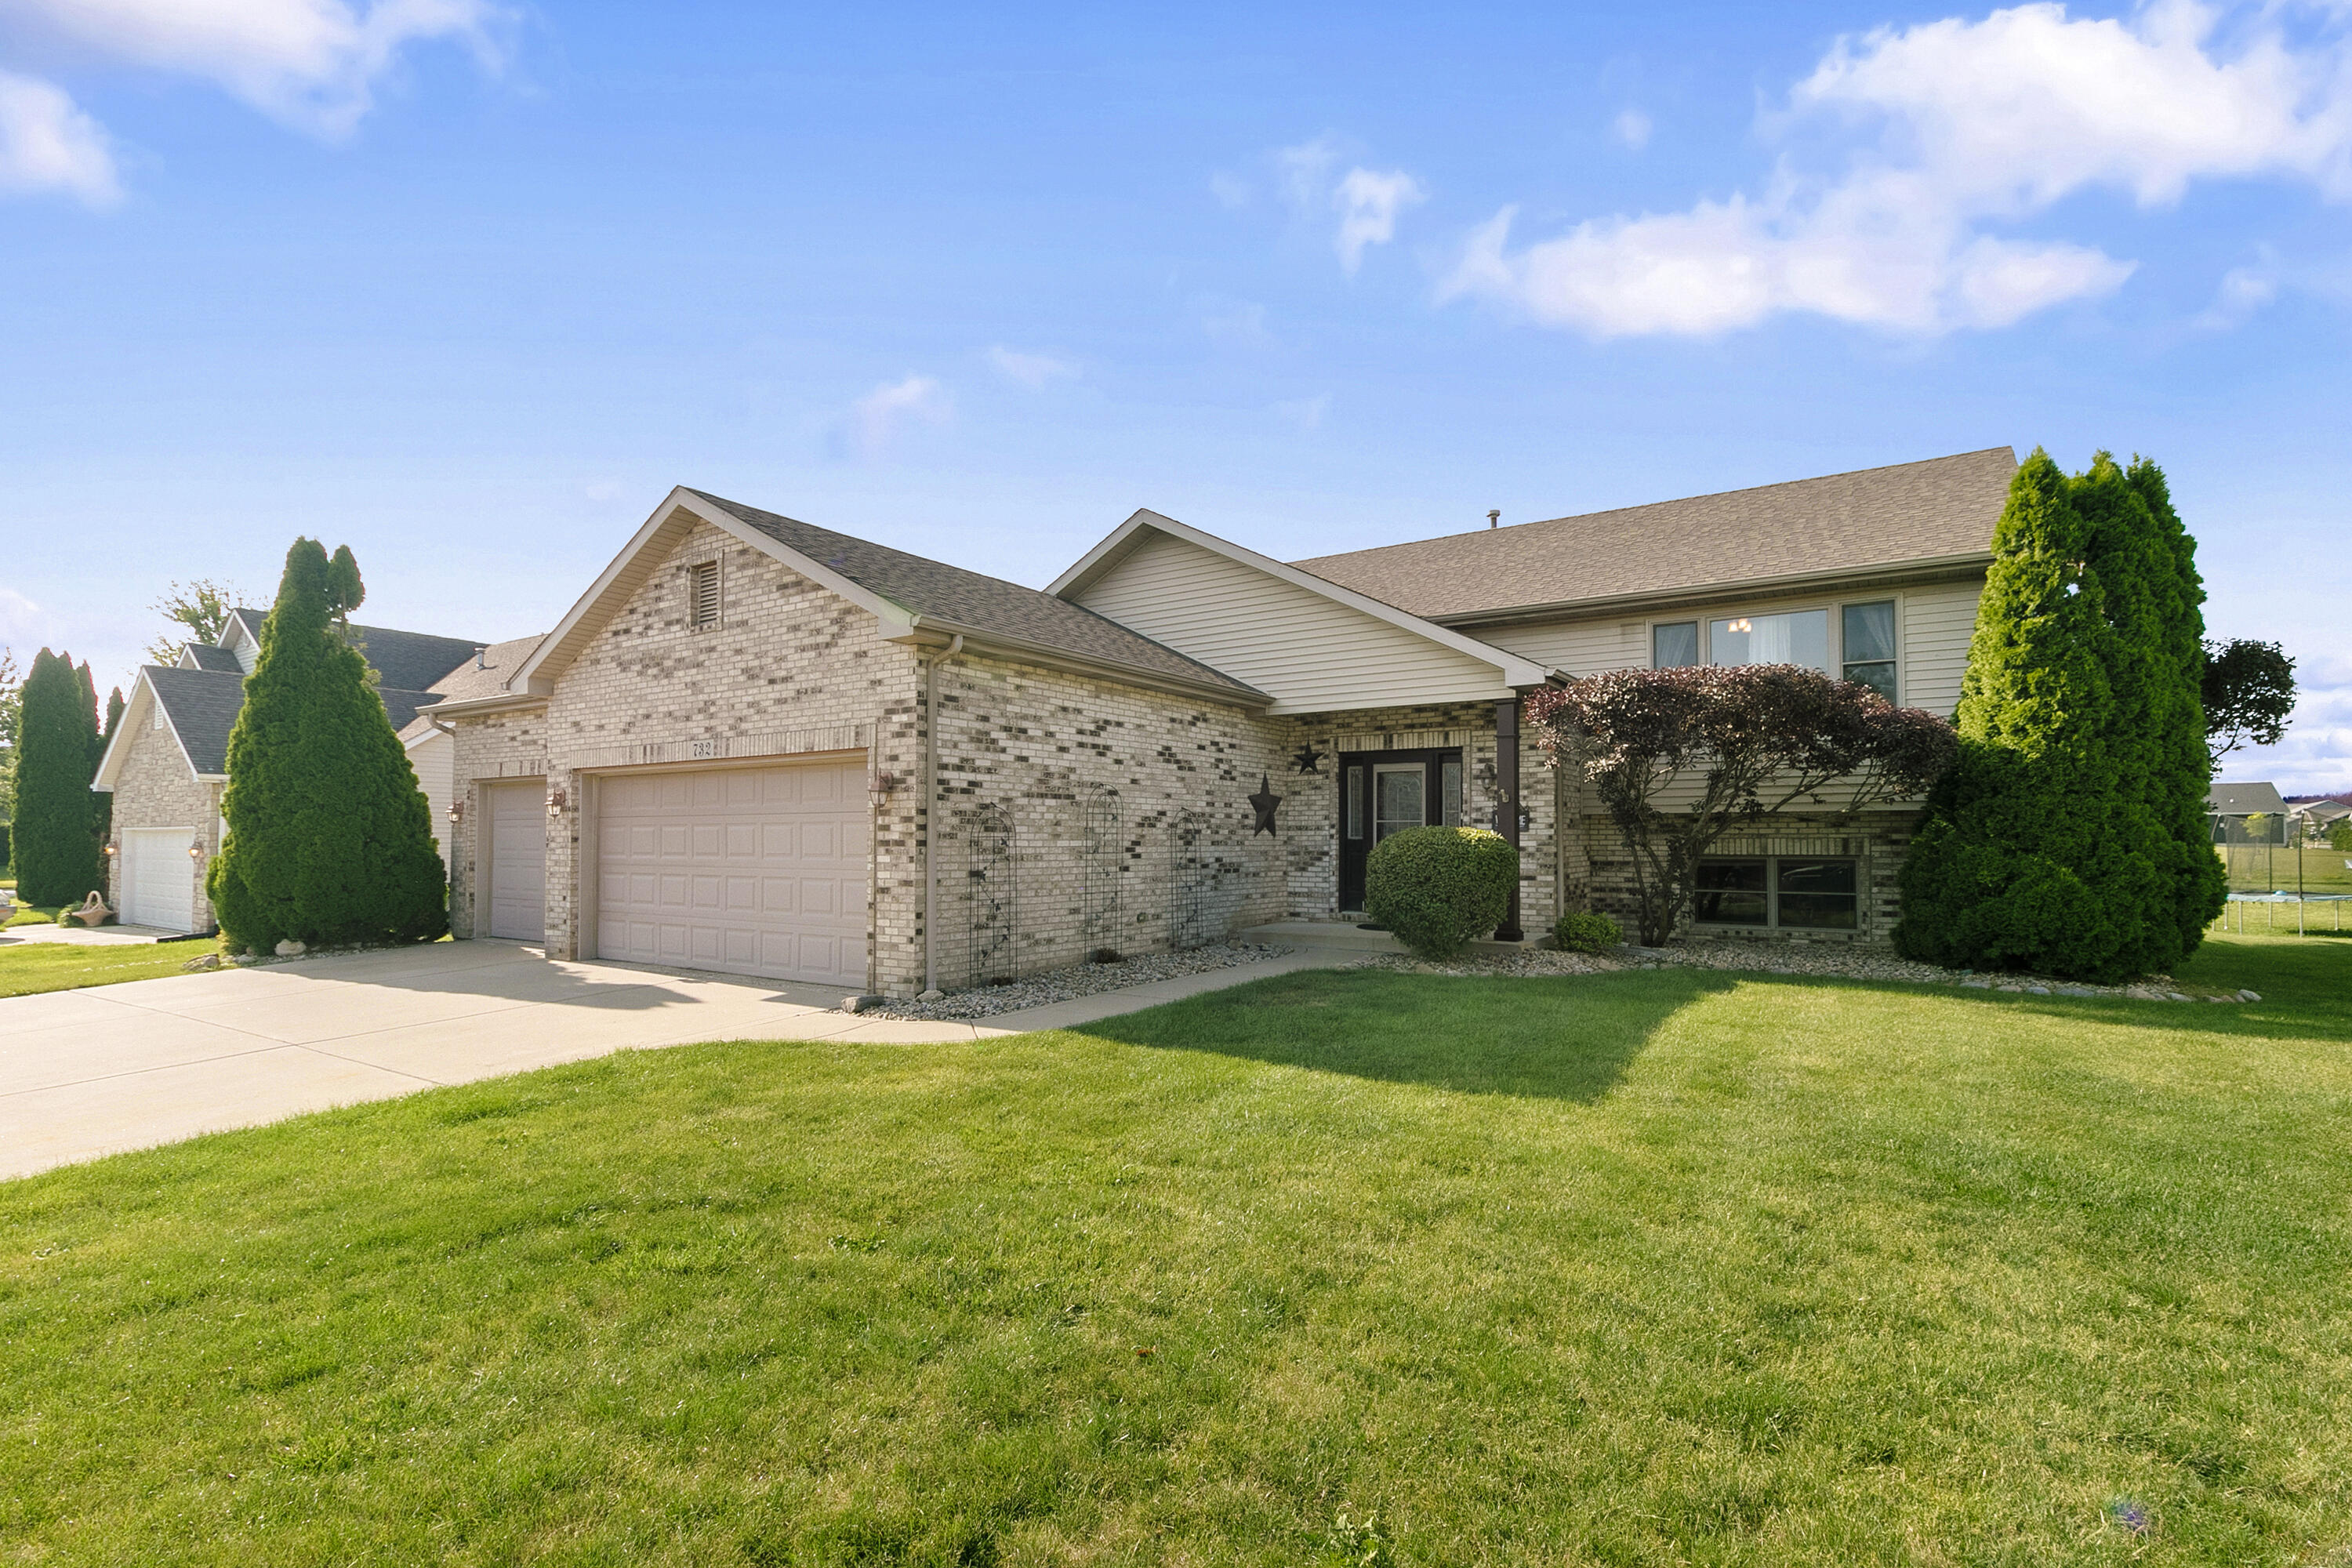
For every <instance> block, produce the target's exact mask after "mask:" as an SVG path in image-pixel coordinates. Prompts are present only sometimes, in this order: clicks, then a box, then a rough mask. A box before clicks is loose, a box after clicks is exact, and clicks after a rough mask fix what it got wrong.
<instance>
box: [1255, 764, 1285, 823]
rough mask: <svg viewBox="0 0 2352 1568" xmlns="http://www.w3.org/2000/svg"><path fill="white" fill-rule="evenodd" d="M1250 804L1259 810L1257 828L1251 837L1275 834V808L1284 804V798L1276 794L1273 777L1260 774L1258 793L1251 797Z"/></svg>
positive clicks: (1258, 777)
mask: <svg viewBox="0 0 2352 1568" xmlns="http://www.w3.org/2000/svg"><path fill="white" fill-rule="evenodd" d="M1249 803H1250V805H1254V806H1255V807H1256V808H1257V826H1255V827H1254V828H1252V829H1251V830H1250V836H1251V837H1256V836H1257V835H1259V834H1261V833H1271V832H1273V831H1274V808H1275V807H1276V806H1277V805H1281V804H1282V797H1281V796H1280V795H1276V794H1275V793H1274V780H1273V779H1272V778H1271V777H1269V776H1267V775H1266V774H1265V773H1260V774H1258V776H1257V793H1256V794H1255V795H1251V796H1250V797H1249Z"/></svg>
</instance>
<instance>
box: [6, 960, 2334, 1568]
mask: <svg viewBox="0 0 2352 1568" xmlns="http://www.w3.org/2000/svg"><path fill="white" fill-rule="evenodd" d="M2182 978H2183V979H2187V980H2195V981H2202V982H2209V983H2212V984H2231V985H2236V984H2244V985H2251V986H2252V987H2253V988H2254V989H2256V990H2258V991H2261V992H2262V993H2263V995H2264V997H2265V1000H2264V1001H2263V1002H2262V1003H2260V1004H2258V1005H2246V1006H2221V1005H2156V1004H2144V1003H2143V1004H2125V1003H2109V1002H2104V1001H2088V1002H2084V1001H2068V1000H2065V999H2062V998H2039V997H2024V996H2007V995H2000V994H1978V993H1963V992H1957V991H1950V990H1933V991H1930V990H1919V989H1906V988H1901V987H1893V986H1865V985H1848V984H1809V983H1804V982H1801V981H1797V980H1792V979H1767V978H1740V977H1736V976H1731V975H1725V974H1716V973H1692V972H1687V971H1683V972H1675V971H1665V972H1658V973H1625V974H1618V975H1610V976H1602V977H1597V978H1593V979H1586V980H1552V981H1502V980H1449V979H1441V978H1434V977H1428V976H1418V975H1401V974H1389V973H1362V972H1358V973H1307V974H1300V975H1296V976H1291V977H1287V978H1284V979H1280V980H1275V981H1269V982H1265V983H1261V984H1257V985H1255V986H1251V987H1248V988H1246V989H1244V990H1239V991H1234V992H1229V993H1225V994H1220V995H1213V996H1209V997H1204V998H1201V999H1197V1000H1195V1001H1192V1002H1189V1003H1184V1004H1181V1005H1175V1006H1171V1007H1164V1008H1160V1009H1157V1010H1155V1011H1152V1012H1149V1013H1144V1014H1139V1015H1136V1016H1132V1017H1129V1018H1124V1019H1118V1020H1113V1021H1110V1022H1108V1023H1106V1024H1104V1025H1101V1026H1097V1027H1095V1028H1093V1029H1091V1030H1088V1031H1085V1032H1079V1033H1064V1034H1049V1035H1033V1036H1025V1037H1020V1038H1017V1039H1010V1040H997V1041H988V1042H982V1043H980V1044H977V1045H971V1046H964V1047H932V1046H926V1047H878V1046H847V1045H825V1044H822V1043H819V1044H793V1045H779V1044H767V1045H729V1046H715V1047H690V1048H686V1049H679V1050H673V1051H667V1052H659V1053H652V1054H645V1055H627V1056H622V1057H617V1058H607V1059H604V1060H601V1061H596V1062H591V1063H585V1064H581V1065H579V1066H575V1067H571V1068H560V1069H556V1070H553V1071H550V1072H544V1073H538V1074H533V1075H530V1076H528V1077H524V1078H519V1079H509V1080H505V1081H501V1082H498V1083H494V1084H487V1085H478V1086H473V1087H468V1088H463V1089H449V1090H442V1091H437V1092H434V1093H430V1094H426V1095H422V1096H418V1097H415V1098H413V1099H409V1100H400V1101H395V1102H390V1103H385V1104H377V1105H371V1106H366V1107H362V1108H358V1109H354V1110H347V1111H339V1112H335V1113H331V1114H329V1115H324V1116H316V1117H310V1118H306V1119H304V1120H301V1121H294V1122H289V1123H286V1124H282V1125H280V1126H278V1127H275V1128H269V1129H265V1130H262V1131H254V1132H244V1133H235V1134H227V1135H223V1136H219V1137H215V1138H210V1139H205V1140H203V1141H200V1142H193V1143H187V1144H182V1145H178V1146H175V1147H173V1148H168V1149H163V1150H160V1151H155V1152H148V1153H143V1154H138V1155H131V1156H124V1157H121V1158H117V1159H113V1160H110V1161H107V1162H103V1163H99V1164H95V1165H89V1166H83V1167H79V1168H74V1169H69V1170H65V1171H59V1172H54V1173H49V1174H47V1175H45V1176H41V1177H37V1178H34V1179H32V1180H29V1181H26V1182H21V1183H16V1184H7V1185H5V1186H0V1387H5V1389H6V1390H7V1398H6V1399H5V1401H0V1456H5V1472H0V1478H4V1479H0V1563H10V1564H14V1563H99V1562H103V1563H235V1564H238V1565H239V1568H246V1565H254V1564H265V1563H306V1564H307V1563H342V1562H370V1563H376V1562H404V1563H425V1562H430V1563H517V1562H522V1563H898V1562H909V1563H1265V1564H1276V1563H1284V1564H1287V1563H1313V1562H1331V1563H1337V1562H1341V1561H1347V1562H1356V1563H1362V1562H1373V1561H1393V1562H1401V1563H1449V1564H1450V1563H1547V1564H1552V1563H1661V1564H1663V1563H1790V1564H1797V1563H1806V1564H1811V1563H1848V1562H1860V1563H2018V1564H2026V1563H2037V1564H2038V1563H2332V1564H2342V1563H2347V1562H2352V1207H2347V1193H2352V1050H2347V1046H2352V940H2347V941H2345V942H2334V941H2309V942H2294V941H2292V940H2282V941H2276V942H2265V941H2259V940H2247V941H2240V940H2224V941H2221V942H2214V943H2212V944H2211V945H2210V948H2209V950H2208V951H2207V952H2205V953H2204V954H2202V955H2200V958H2199V959H2198V960H2197V961H2196V962H2195V963H2193V964H2191V965H2189V966H2186V968H2185V971H2184V973H2183V975H2182ZM2124 1503H2129V1504H2133V1505H2137V1507H2138V1508H2140V1509H2141V1510H2144V1511H2145V1514H2146V1517H2147V1521H2148V1525H2149V1528H2148V1529H2147V1532H2146V1533H2145V1534H2138V1533H2134V1532H2132V1531H2128V1530H2126V1529H2125V1528H2123V1527H2121V1526H2119V1525H2117V1524H2116V1523H2115V1522H2113V1520H2112V1516H2111V1514H2110V1511H2109V1510H2111V1509H2112V1508H2114V1507H2115V1506H2116V1505H2118V1504H2124ZM1367 1514H1369V1515H1370V1516H1372V1517H1373V1519H1374V1520H1375V1521H1376V1522H1375V1523H1374V1524H1373V1525H1372V1526H1370V1527H1369V1528H1366V1527H1364V1526H1363V1525H1362V1524H1361V1522H1360V1521H1362V1520H1363V1519H1364V1517H1365V1516H1366V1515H1367ZM1343 1516H1344V1518H1345V1521H1346V1522H1345V1523H1344V1525H1343V1523H1342V1518H1343Z"/></svg>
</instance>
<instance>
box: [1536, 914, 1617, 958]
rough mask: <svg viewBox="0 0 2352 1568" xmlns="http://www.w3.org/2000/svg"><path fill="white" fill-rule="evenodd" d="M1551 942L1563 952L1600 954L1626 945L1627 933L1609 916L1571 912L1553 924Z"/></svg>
mask: <svg viewBox="0 0 2352 1568" xmlns="http://www.w3.org/2000/svg"><path fill="white" fill-rule="evenodd" d="M1551 940H1552V942H1554V943H1555V944H1556V945H1558V947H1559V950H1560V951H1561V952H1601V951H1602V950H1604V949H1606V948H1612V947H1622V946H1623V945H1625V931H1624V929H1623V928H1622V927H1621V926H1620V925H1618V923H1617V922H1616V921H1612V920H1611V919H1610V918H1609V917H1608V916H1607V915H1597V914H1591V913H1588V912H1586V911H1584V910H1570V911H1569V912H1568V913H1566V914H1564V915H1562V916H1560V917H1559V920H1557V921H1553V922H1552V928H1551Z"/></svg>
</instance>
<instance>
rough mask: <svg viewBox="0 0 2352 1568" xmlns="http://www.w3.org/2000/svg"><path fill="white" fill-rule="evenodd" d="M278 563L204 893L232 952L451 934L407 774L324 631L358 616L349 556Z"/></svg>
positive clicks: (427, 822) (315, 547)
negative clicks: (290, 943)
mask: <svg viewBox="0 0 2352 1568" xmlns="http://www.w3.org/2000/svg"><path fill="white" fill-rule="evenodd" d="M336 553H337V558H338V564H337V565H335V566H331V565H330V564H329V563H328V560H327V552H326V551H325V550H324V549H323V548H321V547H320V544H319V543H318V542H317V541H315V540H310V539H298V540H296V541H295V542H294V546H293V548H292V549H291V550H289V551H288V552H286V574H285V576H284V578H283V579H282V580H281V581H280V582H279V584H278V602H277V605H275V607H273V608H272V609H271V611H270V613H269V618H268V620H267V621H266V622H264V623H263V625H262V629H261V647H260V653H259V656H258V658H257V660H256V661H255V664H254V668H253V673H252V675H251V676H249V677H248V678H247V680H246V683H245V707H244V709H243V710H241V711H240V712H239V713H238V715H237V720H236V728H235V729H233V730H232V731H229V742H228V773H229V785H228V790H227V793H226V796H225V797H224V799H223V801H222V815H223V816H226V818H227V821H228V842H227V843H226V846H224V847H223V848H222V850H221V853H220V855H219V856H218V858H215V860H214V861H213V866H212V871H211V874H210V876H209V878H208V879H207V885H208V889H209V891H210V893H211V896H212V900H213V907H214V910H215V912H216V913H217V915H218V917H219V920H220V923H221V929H222V930H223V931H226V933H227V935H228V938H229V941H230V942H232V943H233V944H234V945H235V946H236V947H239V948H242V949H245V950H247V951H249V952H269V951H270V950H272V949H273V948H275V947H276V946H277V944H278V942H281V941H285V940H287V939H289V938H291V939H293V940H295V941H298V942H305V943H308V944H310V945H312V946H320V945H329V946H342V945H352V944H359V943H370V942H425V941H430V940H431V939H433V938H435V937H437V936H439V935H440V934H441V933H442V932H443V931H446V930H447V929H448V906H447V900H446V896H445V893H444V888H443V878H442V869H441V858H440V856H439V854H438V853H437V852H436V850H435V848H434V846H433V829H432V820H431V817H430V816H429V815H428V809H429V808H428V807H427V806H426V805H425V795H424V793H423V792H422V791H421V790H419V789H418V788H417V787H416V773H415V769H414V768H412V767H411V766H410V765H409V762H408V755H407V753H406V752H404V751H403V750H402V749H401V745H400V740H399V737H398V736H396V735H394V733H393V729H392V721H391V720H390V719H388V718H387V717H386V716H385V714H384V710H383V702H382V701H381V700H379V699H378V698H377V696H376V694H375V688H374V684H373V680H372V679H371V677H370V672H369V670H368V668H367V664H366V661H365V660H363V659H362V658H361V657H360V655H359V653H358V651H357V650H356V649H354V648H352V647H351V645H350V643H349V642H348V641H347V640H346V639H345V637H344V636H343V634H342V632H341V629H340V628H339V626H338V625H337V623H338V621H339V620H340V619H341V616H344V615H346V614H348V613H349V612H350V611H351V610H353V609H355V608H357V607H358V605H359V603H360V598H361V595H362V589H361V586H360V582H359V571H358V568H357V566H356V565H352V564H349V563H350V561H351V554H350V552H349V551H348V550H344V551H338V552H336Z"/></svg>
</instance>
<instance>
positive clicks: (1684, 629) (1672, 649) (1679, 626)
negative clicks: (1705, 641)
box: [1650, 621, 1698, 669]
mask: <svg viewBox="0 0 2352 1568" xmlns="http://www.w3.org/2000/svg"><path fill="white" fill-rule="evenodd" d="M1697 662H1698V623H1697V622H1696V621H1660V622H1659V623H1658V624H1657V625H1656V626H1652V627H1651V628H1650V668H1653V669H1685V668H1689V667H1690V666H1692V665H1694V664H1696V663H1697Z"/></svg>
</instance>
